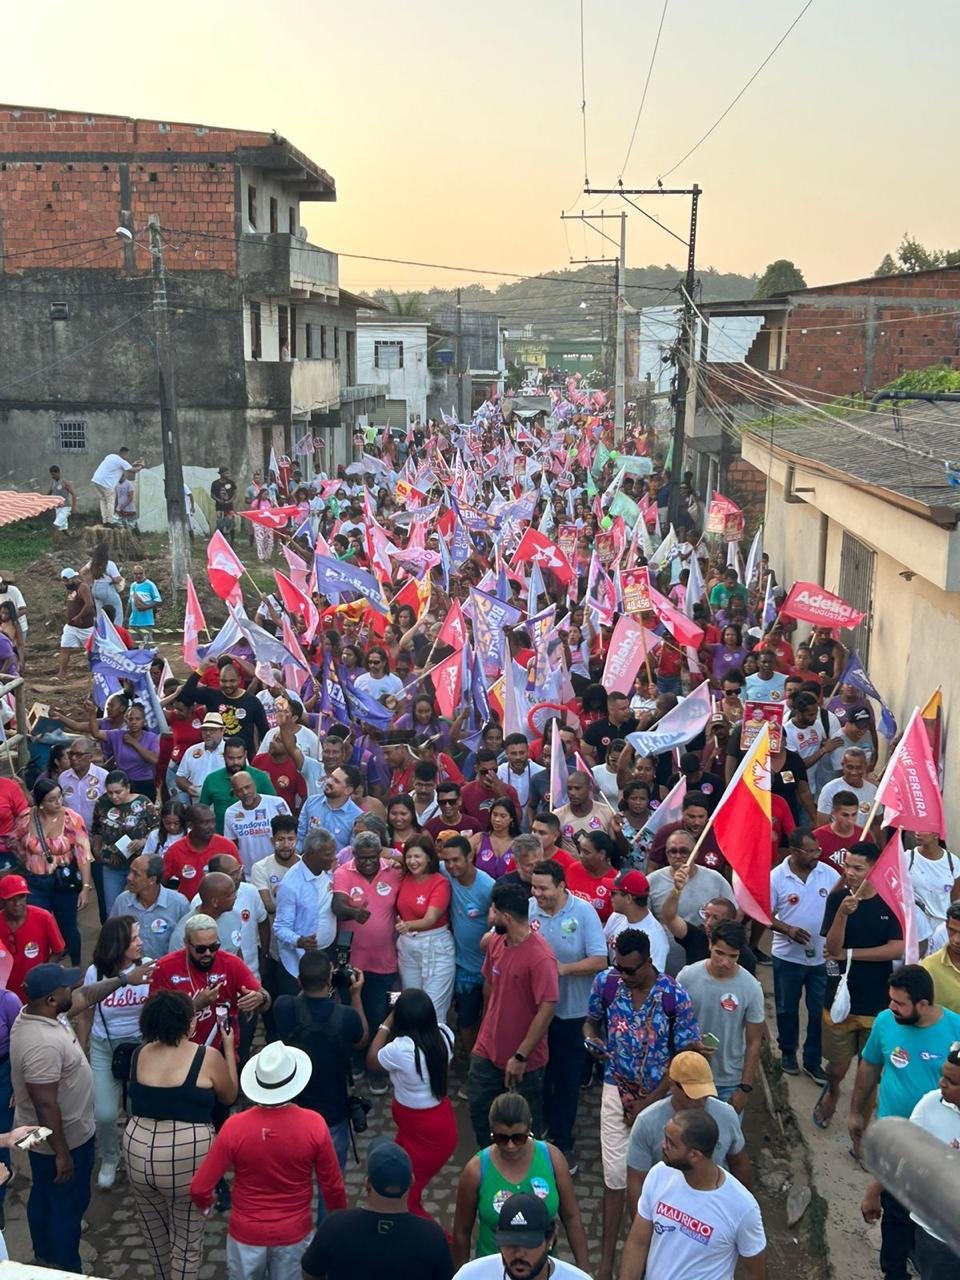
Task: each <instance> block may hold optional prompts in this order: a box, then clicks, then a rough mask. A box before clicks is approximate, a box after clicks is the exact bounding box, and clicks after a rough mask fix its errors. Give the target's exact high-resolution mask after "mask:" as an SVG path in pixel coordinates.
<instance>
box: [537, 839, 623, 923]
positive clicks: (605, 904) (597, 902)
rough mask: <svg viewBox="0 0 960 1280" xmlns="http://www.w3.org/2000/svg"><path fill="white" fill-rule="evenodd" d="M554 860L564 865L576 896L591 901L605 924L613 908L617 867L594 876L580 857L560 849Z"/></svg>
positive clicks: (566, 877) (567, 879) (567, 880)
mask: <svg viewBox="0 0 960 1280" xmlns="http://www.w3.org/2000/svg"><path fill="white" fill-rule="evenodd" d="M553 861H554V862H559V863H560V865H561V867H563V874H564V878H565V879H566V882H567V888H568V889H569V890H570V892H571V893H572V894H573V896H574V897H575V898H581V899H582V900H583V901H584V902H589V903H590V905H591V907H593V909H594V911H596V913H597V915H598V916H599V917H600V921H601V923H603V924H605V923H606V921H607V920H608V919H609V917H610V912H611V911H612V910H613V885H614V881H615V880H616V878H617V875H618V874H619V873H618V872H617V869H616V867H611V868H610V870H609V871H607V872H605V873H604V874H603V875H602V876H592V875H591V874H590V872H589V871H588V870H587V869H586V867H585V866H584V865H583V863H582V862H581V861H580V859H579V858H575V857H574V856H573V855H572V854H570V853H566V852H565V851H564V850H563V849H558V850H557V851H556V853H555V854H554V855H553Z"/></svg>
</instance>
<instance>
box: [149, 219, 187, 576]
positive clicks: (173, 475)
mask: <svg viewBox="0 0 960 1280" xmlns="http://www.w3.org/2000/svg"><path fill="white" fill-rule="evenodd" d="M148 230H149V234H150V257H151V260H152V267H151V270H152V273H153V317H154V323H155V325H156V336H157V380H158V386H159V392H160V443H161V448H162V451H163V493H164V497H165V498H166V502H167V526H168V533H169V537H170V569H171V576H172V579H173V589H174V591H176V592H180V591H182V590H183V588H184V586H185V585H186V579H187V575H188V573H189V572H190V526H189V524H188V522H187V513H186V506H185V503H184V500H183V463H182V461H181V458H180V429H179V426H178V424H177V386H176V377H175V370H174V356H173V335H172V333H171V330H170V311H169V309H168V307H167V277H166V273H165V271H164V266H163V242H162V241H161V239H160V219H159V218H158V217H157V215H156V214H155V213H152V214H151V215H150V218H149V221H148Z"/></svg>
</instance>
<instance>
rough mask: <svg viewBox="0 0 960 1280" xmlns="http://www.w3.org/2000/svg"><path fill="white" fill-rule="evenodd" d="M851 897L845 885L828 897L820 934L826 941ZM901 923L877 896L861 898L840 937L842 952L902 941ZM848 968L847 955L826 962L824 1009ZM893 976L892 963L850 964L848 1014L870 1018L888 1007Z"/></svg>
mask: <svg viewBox="0 0 960 1280" xmlns="http://www.w3.org/2000/svg"><path fill="white" fill-rule="evenodd" d="M849 896H850V890H849V889H848V888H847V886H846V884H841V885H838V886H837V888H836V889H834V890H833V891H832V892H831V893H830V894H828V895H827V903H826V906H825V907H824V911H823V923H822V924H821V925H820V932H821V934H822V935H823V937H826V936H827V934H828V933H829V931H830V926H831V925H832V924H833V919H834V916H835V915H836V914H837V908H838V907H839V905H840V903H841V902H842V901H843V899H844V898H847V897H849ZM902 937H903V933H902V932H901V929H900V922H899V920H898V919H897V917H896V916H895V915H894V914H893V912H892V911H891V910H890V908H889V907H888V906H887V904H886V903H885V902H884V900H883V898H881V897H880V895H879V893H875V894H874V895H873V897H872V898H861V899H860V902H859V904H858V906H857V909H856V911H854V913H853V915H851V916H848V917H847V923H846V927H845V929H844V934H843V949H844V951H845V952H846V951H849V950H859V949H860V948H864V947H882V946H883V945H884V943H886V942H892V941H893V940H894V939H897V938H902ZM846 967H847V957H846V955H844V956H843V958H842V959H841V960H839V961H836V960H833V961H830V960H828V961H827V993H826V995H825V997H824V1001H823V1007H824V1008H825V1009H829V1008H830V1006H831V1005H832V1004H833V998H834V996H835V995H836V994H837V987H838V986H839V985H840V975H841V974H842V973H844V972H845V970H846ZM891 973H893V961H892V960H853V961H852V962H851V965H850V977H849V979H848V981H847V989H848V990H849V992H850V1012H851V1014H857V1015H858V1016H859V1017H864V1018H870V1017H873V1016H874V1015H875V1014H877V1013H879V1012H880V1010H881V1009H885V1008H886V1007H887V979H888V978H889V977H890V975H891Z"/></svg>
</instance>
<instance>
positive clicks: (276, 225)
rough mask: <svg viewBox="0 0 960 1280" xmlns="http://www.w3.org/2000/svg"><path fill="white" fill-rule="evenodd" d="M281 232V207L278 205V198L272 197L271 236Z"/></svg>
mask: <svg viewBox="0 0 960 1280" xmlns="http://www.w3.org/2000/svg"><path fill="white" fill-rule="evenodd" d="M279 230H280V206H279V204H277V197H276V196H271V197H270V234H271V235H276V233H277V232H278V231H279Z"/></svg>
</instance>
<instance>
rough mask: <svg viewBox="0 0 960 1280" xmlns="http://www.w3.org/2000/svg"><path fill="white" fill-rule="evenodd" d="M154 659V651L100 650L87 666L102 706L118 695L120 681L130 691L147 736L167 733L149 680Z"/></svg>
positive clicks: (163, 718) (166, 727)
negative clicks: (124, 683) (131, 688)
mask: <svg viewBox="0 0 960 1280" xmlns="http://www.w3.org/2000/svg"><path fill="white" fill-rule="evenodd" d="M156 656H157V651H156V649H124V650H122V651H117V650H116V649H107V648H102V649H101V650H100V654H99V657H97V658H96V659H95V660H94V661H93V662H92V663H91V664H90V670H91V672H92V673H93V684H94V688H95V689H96V690H97V692H98V693H99V694H100V695H101V698H102V699H103V702H104V703H106V700H107V698H108V697H109V696H110V695H111V694H113V693H120V691H121V689H122V688H123V684H122V682H123V681H129V683H130V684H131V685H132V687H133V698H134V701H135V702H138V703H139V704H140V706H141V707H143V714H144V717H145V719H146V723H147V728H148V729H149V730H150V732H151V733H169V732H170V730H169V728H168V726H167V719H166V716H165V715H164V714H163V707H161V705H160V699H159V698H158V697H157V690H156V688H155V687H154V683H153V680H152V679H151V677H150V663H151V662H152V661H153V660H154V658H155V657H156Z"/></svg>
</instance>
